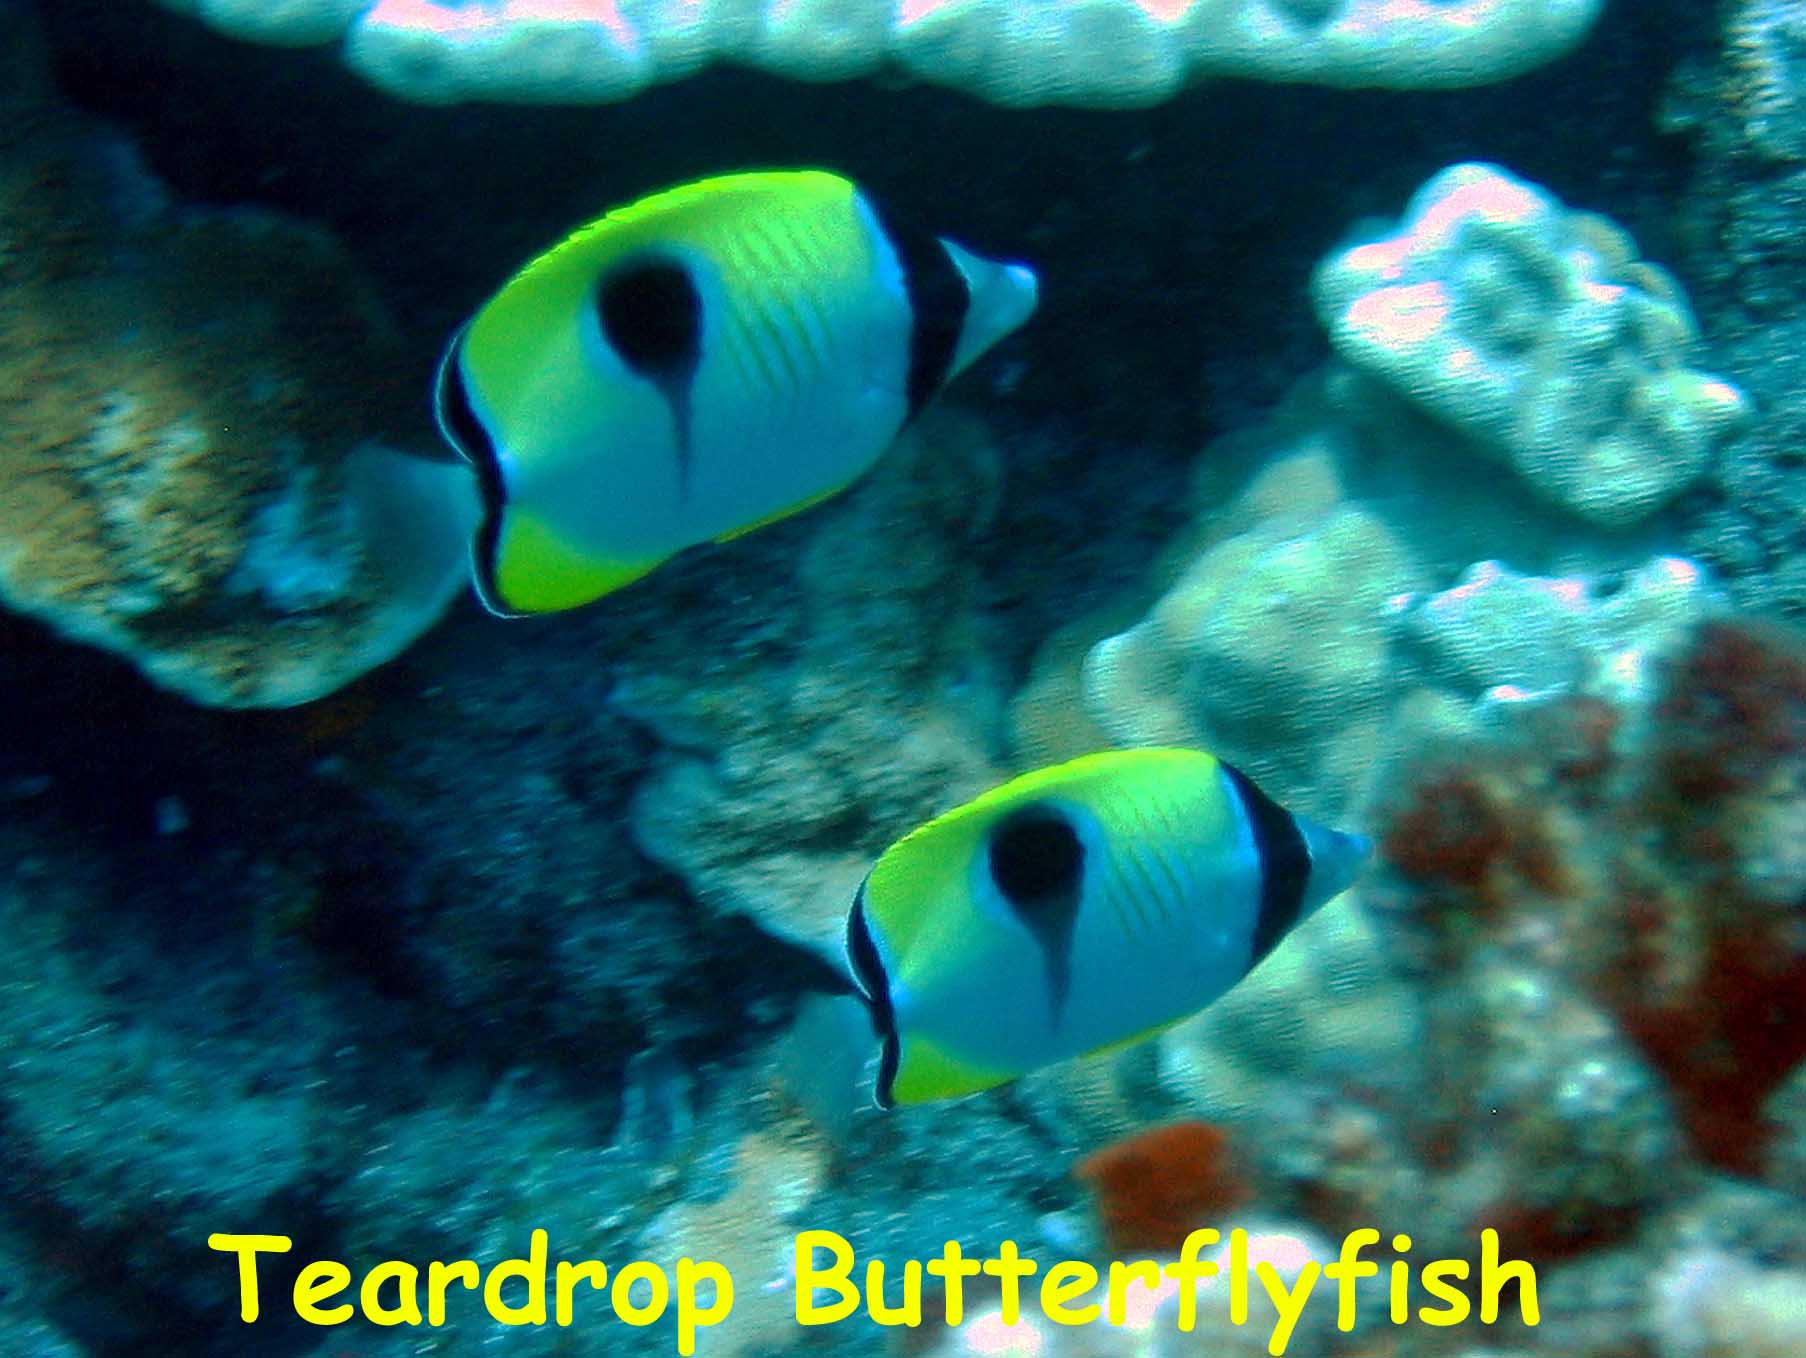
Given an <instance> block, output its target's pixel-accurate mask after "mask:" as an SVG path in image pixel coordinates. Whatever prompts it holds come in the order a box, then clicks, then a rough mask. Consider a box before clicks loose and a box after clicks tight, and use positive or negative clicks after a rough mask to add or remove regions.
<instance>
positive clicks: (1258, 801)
mask: <svg viewBox="0 0 1806 1358" xmlns="http://www.w3.org/2000/svg"><path fill="white" fill-rule="evenodd" d="M1218 766H1219V767H1220V768H1221V769H1222V770H1223V776H1224V777H1226V778H1228V779H1229V781H1230V782H1231V783H1232V784H1233V785H1234V787H1235V790H1236V793H1237V795H1238V796H1240V797H1241V799H1242V807H1243V809H1244V810H1246V811H1247V813H1248V824H1249V826H1250V827H1251V828H1252V830H1253V832H1254V855H1255V857H1256V858H1257V859H1258V860H1259V863H1260V913H1259V915H1258V916H1257V917H1256V919H1255V923H1254V956H1253V959H1252V960H1251V961H1250V962H1249V963H1248V965H1249V967H1250V969H1252V968H1253V967H1254V966H1255V965H1257V964H1258V963H1259V962H1260V960H1261V959H1262V958H1264V957H1265V956H1266V955H1267V954H1268V953H1270V952H1272V951H1273V949H1274V948H1275V947H1277V946H1278V944H1279V940H1280V939H1282V938H1284V937H1285V936H1286V934H1287V933H1288V932H1289V931H1290V930H1291V928H1292V926H1293V925H1294V924H1296V923H1298V916H1299V914H1300V913H1301V912H1302V911H1303V909H1304V888H1305V884H1306V883H1307V882H1309V881H1310V877H1311V851H1310V847H1309V846H1308V845H1307V844H1306V843H1305V842H1304V833H1303V832H1302V831H1301V830H1299V828H1298V821H1297V818H1296V817H1294V816H1293V815H1292V813H1291V812H1290V811H1288V810H1286V809H1285V808H1284V807H1283V806H1281V805H1280V804H1279V803H1278V802H1276V801H1274V800H1273V799H1272V798H1271V797H1269V796H1267V794H1266V793H1264V792H1262V791H1261V790H1260V789H1259V788H1257V787H1256V786H1254V784H1253V782H1251V781H1250V780H1249V778H1248V776H1247V775H1246V774H1245V773H1243V772H1242V771H1241V770H1240V769H1238V768H1235V767H1234V766H1232V765H1230V764H1224V763H1220V762H1219V765H1218Z"/></svg>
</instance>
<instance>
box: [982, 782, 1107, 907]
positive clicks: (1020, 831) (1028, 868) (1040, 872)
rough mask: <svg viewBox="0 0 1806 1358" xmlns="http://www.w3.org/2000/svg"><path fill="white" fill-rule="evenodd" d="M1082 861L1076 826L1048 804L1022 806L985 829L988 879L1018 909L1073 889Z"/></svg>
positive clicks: (1053, 897) (1075, 888)
mask: <svg viewBox="0 0 1806 1358" xmlns="http://www.w3.org/2000/svg"><path fill="white" fill-rule="evenodd" d="M1084 867H1085V847H1084V845H1082V844H1080V843H1079V836H1078V831H1076V830H1074V829H1073V828H1072V822H1071V821H1069V820H1067V819H1066V817H1065V816H1062V815H1061V814H1060V813H1059V812H1058V811H1055V810H1053V809H1052V808H1051V807H1045V806H1030V807H1025V808H1023V809H1022V810H1021V811H1017V812H1015V813H1013V814H1012V815H1010V816H1009V817H1008V818H1007V819H1005V820H1004V821H1003V822H1002V823H1001V824H1000V825H998V827H997V828H996V830H994V831H992V833H991V880H992V881H994V882H996V883H997V889H998V890H999V891H1001V892H1002V893H1003V898H1004V899H1005V900H1006V901H1008V902H1009V903H1010V904H1011V905H1013V906H1015V907H1016V909H1017V910H1018V911H1028V912H1034V911H1036V910H1037V908H1038V907H1041V906H1044V905H1046V904H1049V903H1051V902H1053V901H1055V900H1058V899H1060V898H1062V897H1069V896H1073V895H1076V894H1077V891H1078V885H1079V875H1080V873H1081V872H1082V871H1083V870H1084Z"/></svg>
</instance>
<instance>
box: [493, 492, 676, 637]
mask: <svg viewBox="0 0 1806 1358" xmlns="http://www.w3.org/2000/svg"><path fill="white" fill-rule="evenodd" d="M495 551H496V559H495V561H494V563H493V569H492V570H491V571H489V572H488V579H489V580H490V581H491V582H492V587H493V590H494V592H495V594H496V595H497V596H498V597H496V598H494V599H489V598H485V600H484V602H485V603H488V604H489V605H490V607H491V608H494V609H495V610H496V611H497V612H504V613H555V612H558V611H559V610H560V609H566V608H577V607H580V606H581V605H583V604H587V603H591V602H593V601H594V600H596V599H599V598H601V597H602V596H603V595H604V594H609V593H612V592H613V591H615V590H617V589H620V588H622V587H623V586H624V585H630V584H632V583H633V582H634V581H635V580H638V579H639V578H640V577H641V576H642V575H645V574H647V573H648V572H649V571H651V570H652V569H653V568H654V567H655V566H657V565H658V564H659V563H658V561H656V560H652V561H617V560H613V559H610V558H608V557H599V556H594V555H591V554H590V553H588V552H585V551H583V550H582V549H580V548H577V547H574V546H573V545H572V544H571V543H570V542H568V541H567V540H566V539H565V538H564V537H563V536H561V535H560V534H559V533H558V532H556V531H555V530H554V529H553V528H552V527H551V526H550V525H549V524H547V523H546V522H545V520H544V519H542V518H541V517H540V516H538V515H536V514H530V513H526V512H524V511H522V510H519V509H514V508H510V509H509V510H508V511H507V516H506V519H505V521H504V523H503V525H502V530H501V533H500V534H499V535H498V537H497V540H496V548H495Z"/></svg>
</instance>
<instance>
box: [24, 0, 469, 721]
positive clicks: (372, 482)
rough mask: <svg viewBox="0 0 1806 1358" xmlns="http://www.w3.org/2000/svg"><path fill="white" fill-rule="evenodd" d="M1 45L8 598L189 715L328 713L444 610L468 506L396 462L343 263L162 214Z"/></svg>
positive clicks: (372, 345) (394, 426)
mask: <svg viewBox="0 0 1806 1358" xmlns="http://www.w3.org/2000/svg"><path fill="white" fill-rule="evenodd" d="M0 25H3V26H4V28H3V30H0V33H3V36H4V38H5V49H6V51H5V57H4V61H5V64H6V70H5V72H4V79H3V80H0V88H4V91H5V95H4V97H5V100H6V105H5V108H4V117H3V119H0V122H3V123H4V129H5V130H4V132H0V217H3V218H4V221H5V223H6V239H5V251H4V253H3V254H0V384H3V385H4V386H5V388H6V390H7V391H8V392H9V393H10V394H11V395H10V397H9V399H8V400H7V402H6V403H5V405H4V407H0V459H3V468H4V475H5V478H6V483H7V486H8V487H9V493H8V494H7V496H6V500H5V506H4V509H3V510H0V598H3V599H4V600H5V602H6V603H7V604H8V605H10V606H11V607H13V608H16V609H20V610H22V611H24V612H27V613H31V614H33V615H35V616H37V617H40V618H43V619H44V620H46V621H47V622H49V623H50V624H51V625H52V626H53V627H55V628H57V629H58V630H59V631H61V632H63V633H65V634H67V635H69V636H72V637H76V638H78V639H80V640H83V641H89V642H94V643H96V644H99V645H102V646H105V647H107V648H109V649H111V650H114V651H118V652H120V653H121V654H123V655H126V656H127V657H129V658H131V659H133V660H134V661H136V662H137V663H138V664H139V665H141V666H142V667H143V669H144V670H145V671H146V673H148V674H149V675H151V676H152V677H153V678H155V679H156V680H157V681H158V682H160V683H164V684H167V685H169V686H170V687H172V688H175V689H177V690H178V691H180V692H183V693H185V694H188V695H189V696H191V697H194V698H197V699H199V700H200V701H203V702H211V703H219V704H225V705H231V706H281V705H288V704H295V703H301V702H306V701H307V700H309V699H311V698H317V697H319V696H321V695H322V694H324V693H328V692H331V691H332V690H333V689H335V688H338V687H339V686H341V685H342V684H344V683H346V682H348V681H349V680H351V679H354V678H356V677H357V676H358V675H360V674H362V673H363V672H365V671H366V670H368V669H370V668H371V667H372V666H374V665H376V664H379V663H381V662H382V661H384V660H387V659H389V658H391V657H392V656H393V655H394V654H395V653H396V652H398V651H399V650H401V649H402V648H403V647H404V646H406V645H407V644H408V643H409V642H410V641H412V640H413V639H414V638H415V637H416V636H418V635H419V634H420V632H421V631H423V630H424V629H425V628H426V627H427V626H428V625H429V624H431V623H432V622H433V621H434V620H436V619H437V617H438V616H439V614H440V613H441V612H442V611H443V609H444V608H445V606H446V604H447V603H449V601H450V599H451V597H452V595H453V593H454V592H455V591H456V590H457V588H458V586H459V584H460V576H461V573H462V561H463V539H464V536H465V534H466V533H467V532H468V530H469V527H470V525H471V524H472V523H473V522H474V515H475V494H474V486H473V485H472V484H471V481H470V478H469V477H468V475H467V473H465V472H464V470H463V469H461V468H459V467H456V466H452V465H448V464H444V463H438V462H426V461H422V460H420V459H418V458H409V457H406V456H404V455H403V454H402V453H400V452H398V451H396V450H395V449H394V448H393V447H391V446H385V444H384V442H383V440H384V439H386V438H393V436H394V435H393V433H392V431H407V430H409V429H410V426H414V425H417V424H418V418H417V417H409V416H408V415H406V414H405V413H404V412H407V411H408V410H409V409H410V407H411V405H412V404H414V403H413V402H411V401H410V400H409V397H408V393H406V392H405V391H403V390H401V389H399V388H398V387H397V385H396V383H395V381H394V378H395V376H396V374H397V370H398V367H399V358H398V346H397V337H396V336H395V334H394V333H393V331H392V329H391V328H390V327H389V326H388V325H387V324H386V323H385V322H384V319H383V317H382V315H381V311H380V308H379V306H378V305H377V303H376V301H375V299H374V298H373V297H372V295H371V294H370V291H369V289H368V287H367V285H366V284H365V283H363V281H362V280H360V279H359V277H358V276H357V272H356V270H355V268H354V267H353V265H352V263H351V261H350V260H349V259H348V258H347V257H346V256H345V254H344V253H343V251H342V250H340V249H339V247H338V246H337V245H336V244H335V243H334V242H333V241H332V240H330V239H329V238H328V237H327V236H326V235H325V234H323V233H322V232H320V231H318V230H315V229H311V228H309V227H307V226H305V225H303V224H300V223H296V222H292V221H288V220H285V219H283V218H280V217H277V216H274V215H272V214H269V213H262V212H256V211H247V210H219V209H200V208H191V207H183V206H181V205H178V204H175V203H173V202H171V201H170V200H169V198H168V195H167V194H166V193H165V192H164V190H163V188H162V186H161V185H160V184H159V183H158V182H157V180H156V179H155V177H154V176H153V175H151V174H150V173H149V171H148V170H146V169H145V168H144V166H143V165H142V164H141V163H139V161H138V159H137V157H136V154H135V152H134V151H133V148H132V147H131V145H130V144H129V143H128V142H125V141H123V140H121V139H119V138H117V137H116V136H112V135H110V134H108V133H107V132H106V130H105V129H103V128H100V127H98V126H95V125H94V124H92V123H89V122H85V121H84V120H82V119H80V118H78V117H75V116H73V115H70V114H68V113H66V112H64V111H62V110H59V109H58V108H56V107H55V105H54V104H53V103H52V101H51V97H50V94H49V92H48V90H47V89H46V78H45V73H44V71H43V60H44V58H43V55H42V52H41V49H40V47H39V44H38V42H37V40H36V37H35V29H34V26H33V25H32V24H31V23H30V22H28V21H27V19H26V18H25V17H24V16H23V15H22V14H21V13H19V12H17V11H15V10H13V9H8V10H6V11H4V12H3V13H0Z"/></svg>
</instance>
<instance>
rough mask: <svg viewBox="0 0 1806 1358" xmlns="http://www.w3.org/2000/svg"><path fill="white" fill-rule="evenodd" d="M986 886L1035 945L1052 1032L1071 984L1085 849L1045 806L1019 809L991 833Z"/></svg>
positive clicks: (1067, 823)
mask: <svg viewBox="0 0 1806 1358" xmlns="http://www.w3.org/2000/svg"><path fill="white" fill-rule="evenodd" d="M990 867H991V880H992V881H993V882H995V883H996V884H997V890H998V891H999V892H1000V893H1001V894H1002V896H1003V898H1004V900H1006V901H1008V902H1009V904H1010V908H1011V909H1012V910H1014V911H1015V912H1016V917H1017V918H1018V919H1020V920H1021V921H1022V922H1023V923H1024V924H1025V925H1027V926H1028V930H1029V932H1030V933H1031V934H1033V935H1034V937H1035V941H1036V942H1037V943H1038V944H1040V946H1041V952H1042V956H1043V957H1044V958H1045V960H1046V964H1047V999H1048V1008H1049V1011H1050V1014H1051V1016H1052V1019H1053V1022H1054V1024H1055V1026H1056V1027H1057V1026H1058V1024H1059V1021H1060V1016H1061V1013H1062V1012H1063V1011H1064V1009H1065V1007H1066V995H1067V992H1068V990H1069V989H1070V988H1071V984H1072V929H1073V925H1074V923H1075V922H1076V921H1077V919H1078V914H1079V887H1080V885H1081V883H1082V881H1083V879H1084V872H1085V846H1084V845H1083V844H1082V843H1080V842H1079V833H1078V831H1077V830H1076V829H1075V828H1074V827H1073V824H1072V822H1071V821H1070V820H1068V819H1067V818H1066V817H1065V816H1064V815H1062V814H1061V813H1060V812H1059V811H1057V810H1055V809H1054V808H1053V807H1051V806H1025V807H1023V808H1022V809H1021V810H1020V811H1015V812H1012V813H1011V814H1010V815H1008V816H1006V817H1005V818H1004V819H1003V820H1002V821H1001V822H999V824H998V826H997V828H996V829H995V830H993V831H992V832H991V844H990Z"/></svg>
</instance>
